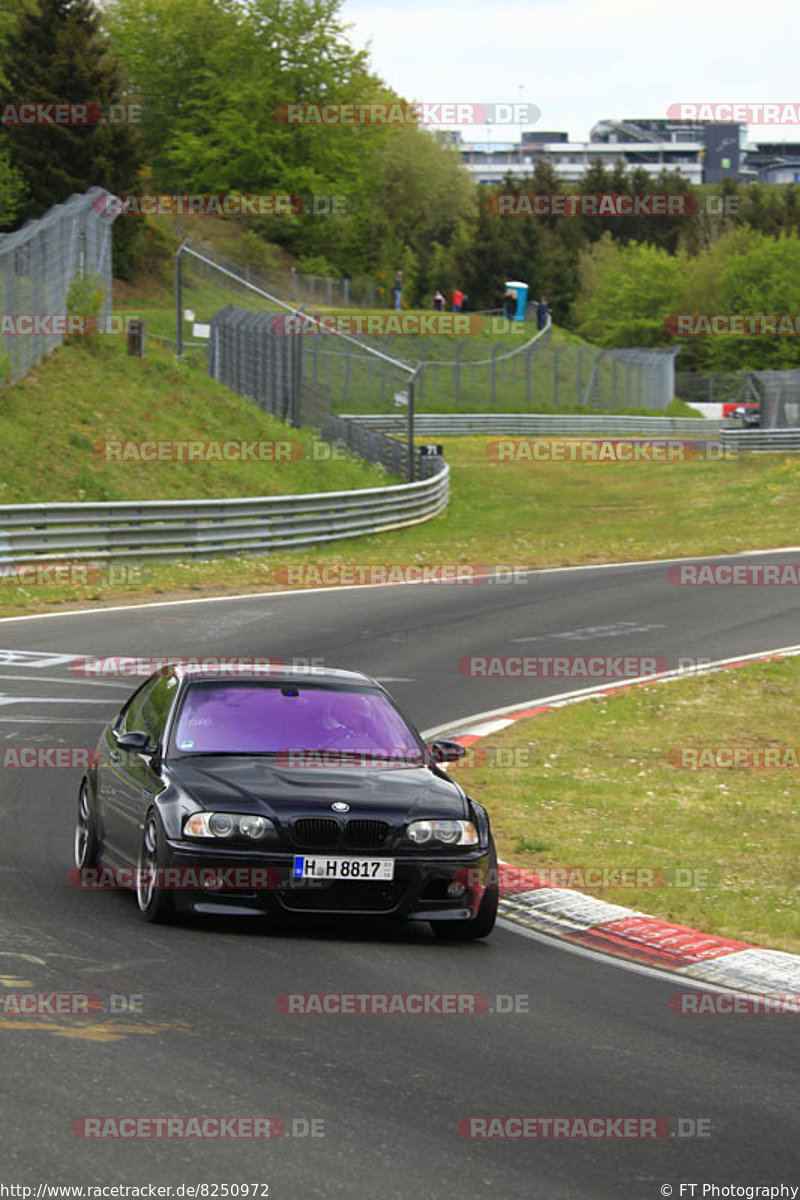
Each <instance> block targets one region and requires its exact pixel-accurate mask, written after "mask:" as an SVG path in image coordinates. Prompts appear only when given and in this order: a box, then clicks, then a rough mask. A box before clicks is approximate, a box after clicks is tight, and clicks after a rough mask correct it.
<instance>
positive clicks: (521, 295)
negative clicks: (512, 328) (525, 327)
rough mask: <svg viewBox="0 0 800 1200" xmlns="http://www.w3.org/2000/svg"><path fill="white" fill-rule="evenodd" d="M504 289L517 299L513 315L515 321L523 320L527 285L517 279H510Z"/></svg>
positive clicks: (526, 302) (526, 301) (526, 299)
mask: <svg viewBox="0 0 800 1200" xmlns="http://www.w3.org/2000/svg"><path fill="white" fill-rule="evenodd" d="M506 288H507V290H508V291H509V292H512V293H513V294H514V295H515V296H516V298H517V311H516V312H515V313H514V320H515V321H524V320H525V310H526V309H527V307H528V285H527V283H520V282H519V280H518V279H512V280H511V281H510V282H508V283H506Z"/></svg>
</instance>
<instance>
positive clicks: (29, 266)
mask: <svg viewBox="0 0 800 1200" xmlns="http://www.w3.org/2000/svg"><path fill="white" fill-rule="evenodd" d="M106 194H107V193H106V192H105V191H104V190H103V189H102V188H92V189H91V190H90V191H88V192H86V193H85V194H83V195H79V194H77V193H76V194H75V195H73V196H70V198H69V200H66V201H65V202H64V203H63V204H56V205H55V206H54V207H53V208H51V209H49V210H48V212H46V213H45V214H44V216H43V217H40V218H39V219H38V220H36V221H27V222H26V223H25V224H24V225H23V226H22V228H21V229H18V230H16V231H15V232H14V233H4V234H0V315H2V329H1V330H0V384H2V383H3V380H4V378H5V379H6V380H8V379H10V380H11V382H15V381H16V380H17V379H19V378H20V377H21V376H22V375H24V373H25V372H26V371H27V370H28V369H29V368H30V367H32V366H33V365H34V363H37V362H41V360H42V359H43V358H44V357H45V356H46V355H48V354H50V353H51V351H53V350H54V349H55V348H56V346H58V345H59V343H60V342H61V341H62V340H63V338H64V335H65V332H66V329H65V327H64V325H65V321H64V319H65V317H66V316H67V293H68V291H69V288H70V284H72V283H73V281H74V280H75V279H80V278H85V277H87V276H94V277H95V278H96V279H98V280H99V282H100V285H101V286H102V288H103V291H104V311H103V312H102V313H101V314H100V318H108V317H109V316H110V315H111V226H112V224H113V221H114V217H113V216H106V215H104V212H103V211H102V210H104V208H105V205H104V204H102V203H101V202H99V201H100V199H101V198H102V197H103V196H105V195H106ZM93 202H94V205H93ZM100 328H101V329H102V328H103V324H102V320H100ZM4 359H5V362H3V360H4Z"/></svg>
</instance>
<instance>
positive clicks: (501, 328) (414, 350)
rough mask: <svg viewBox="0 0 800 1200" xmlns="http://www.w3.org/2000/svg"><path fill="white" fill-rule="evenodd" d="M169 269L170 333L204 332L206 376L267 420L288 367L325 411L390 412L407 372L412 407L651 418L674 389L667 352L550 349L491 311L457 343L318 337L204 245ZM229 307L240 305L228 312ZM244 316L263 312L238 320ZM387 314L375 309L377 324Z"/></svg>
mask: <svg viewBox="0 0 800 1200" xmlns="http://www.w3.org/2000/svg"><path fill="white" fill-rule="evenodd" d="M179 264H180V268H179V273H178V275H179V286H178V288H177V290H176V298H177V304H178V309H179V315H180V316H182V315H183V312H185V311H187V310H188V311H189V312H191V314H192V317H193V319H194V321H195V324H194V325H187V324H186V323H185V322H184V321H182V320H179V321H178V326H179V329H180V337H185V338H186V339H188V337H189V335H190V331H191V330H196V329H197V328H198V326H197V324H196V322H198V321H199V322H201V323H203V324H206V325H208V326H209V327H210V330H209V332H210V335H211V342H212V344H211V345H210V346H209V352H208V356H207V361H208V365H209V369H210V371H211V372H212V374H214V375H215V377H216V378H219V379H222V380H223V381H225V382H230V385H231V386H232V387H234V388H235V390H237V391H239V392H241V393H242V394H244V395H247V396H250V397H251V398H253V399H255V400H257V402H258V403H260V404H262V406H263V407H265V408H268V409H269V411H271V412H275V413H276V414H277V415H283V414H287V416H288V414H289V413H290V408H289V407H288V405H289V401H288V400H287V398H286V397H287V391H286V370H287V367H286V365H285V364H286V363H288V362H292V363H294V366H293V368H292V369H293V370H294V371H295V372H296V373H297V374H298V377H299V378H300V379H302V382H303V385H304V386H308V387H311V388H313V389H314V390H315V394H316V395H317V396H318V397H319V396H320V395H324V396H325V397H326V402H327V405H328V408H329V410H330V411H331V412H333V413H371V414H372V413H390V412H397V411H398V408H401V407H403V406H404V404H405V399H404V397H405V393H406V389H407V386H408V377H409V375H410V374H411V373H412V372H416V387H415V402H416V406H417V410H418V411H420V412H487V411H492V410H497V411H501V412H502V411H507V412H525V411H528V412H547V411H555V412H558V411H588V412H591V411H607V412H623V411H626V410H631V409H640V408H647V409H652V410H654V411H656V412H659V411H664V410H665V409H666V408H667V407H668V405H669V403H670V401H671V400H672V398H673V396H674V394H675V369H674V364H675V355H676V353H677V349H667V350H645V349H633V350H610V351H607V350H598V349H597V348H595V347H593V346H583V345H578V344H570V343H560V344H555V342H554V339H553V338H552V331H551V330H547V331H545V332H543V333H542V334H540V335H539V336H537V335H536V333H535V331H534V329H533V328H532V326H531V325H530V324H529V323H525V322H515V321H511V322H509V321H506V320H504V319H503V318H502V317H499V316H496V315H494V314H491V313H487V314H477V313H472V314H469V316H468V318H467V324H468V335H463V336H460V335H457V334H453V333H441V334H434V335H428V334H424V335H420V334H409V333H405V332H404V333H402V334H395V333H391V332H387V333H385V334H377V333H371V332H369V333H364V332H359V333H358V337H357V338H356V337H352V336H351V337H348V336H343V335H342V334H341V332H335V333H326V332H324V330H323V329H321V328H320V326H319V325H318V323H317V322H316V321H315V320H314V318H313V316H312V315H311V314H310V313H309V319H307V320H305V321H303V320H297V321H295V322H294V323H292V322H291V321H289V320H286V319H285V318H284V316H283V315H281V314H284V313H285V312H286V311H287V309H295V307H296V306H295V304H294V302H293V297H292V295H291V293H290V291H288V290H276V289H275V285H274V284H272V283H271V282H270V280H269V279H267V278H264V277H262V276H259V275H257V274H256V273H255V272H248V273H247V274H245V272H244V269H243V268H242V267H240V266H237V265H236V264H235V263H232V262H231V261H230V260H226V259H224V258H222V257H221V256H220V255H219V254H217V253H216V252H215V251H210V250H209V249H208V248H207V247H200V246H198V244H197V243H185V244H184V248H183V251H182V252H181V254H180V255H179ZM232 302H233V305H234V306H237V305H238V308H239V309H240V310H241V311H240V312H239V314H238V315H236V316H234V314H233V310H232V308H231V303H232ZM245 310H249V311H250V312H251V314H257V313H258V312H260V313H262V314H271V315H272V316H271V317H269V318H267V319H265V320H261V321H259V322H253V321H249V322H248V320H247V318H246V311H245ZM223 312H225V313H226V316H225V317H224V318H222V316H221V314H222V313H223ZM217 314H219V316H218V315H217ZM442 316H443V318H445V319H449V318H450V314H442ZM394 317H395V314H393V313H390V312H387V313H386V314H385V322H386V325H385V327H386V328H391V322H392V320H393V319H394ZM272 318H274V319H272ZM367 320H368V327H369V328H370V329H372V328H374V327H375V325H376V324H380V319H379V318H378V316H377V314H376V317H375V320H373V318H372V317H370V318H368V319H367ZM381 327H382V328H383V327H384V326H381ZM259 339H260V340H261V344H260V345H258V344H257V343H258V341H259ZM292 346H295V347H296V348H294V349H291V347H292ZM234 359H236V360H237V361H235V362H234V361H233V360H234ZM288 419H291V416H288Z"/></svg>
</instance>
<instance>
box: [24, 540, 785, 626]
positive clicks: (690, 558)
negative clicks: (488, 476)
mask: <svg viewBox="0 0 800 1200" xmlns="http://www.w3.org/2000/svg"><path fill="white" fill-rule="evenodd" d="M798 553H800V546H778V547H776V548H774V549H771V550H745V551H743V552H742V553H741V554H696V555H687V554H684V555H682V556H681V557H680V558H638V559H634V560H633V562H612V563H587V564H586V566H582V567H530V568H526V567H520V568H519V570H520V573H521V574H524V575H526V576H527V575H558V574H564V573H565V572H567V571H573V572H574V571H613V570H615V569H619V568H626V567H657V566H659V565H660V564H664V565H666V564H668V563H681V562H692V563H694V562H728V561H730V560H732V559H733V560H735V559H737V558H753V557H754V556H755V555H759V554H760V555H762V557H767V556H768V555H771V554H798ZM424 586H425V585H424V584H414V583H407V584H402V583H352V584H347V585H345V586H343V587H325V588H291V589H288V588H287V589H286V590H285V591H280V592H277V591H274V592H244V593H243V594H242V595H240V596H197V597H196V598H195V599H193V600H156V601H153V602H152V603H150V602H149V601H147V600H140V601H139V603H138V604H114V605H110V606H109V607H108V608H96V607H95V608H74V609H70V610H68V611H66V612H47V613H27V614H26V615H24V616H21V617H0V623H2V624H4V625H5V624H8V623H9V622H13V621H50V620H52V619H53V618H54V617H85V616H88V615H91V616H93V617H100V616H102V615H103V614H104V613H117V612H131V610H133V609H136V608H147V609H151V608H177V607H179V606H180V605H182V604H184V605H186V604H224V603H226V602H229V601H232V600H237V601H238V600H250V601H253V600H263V599H265V598H266V597H269V599H270V600H277V599H278V598H279V597H281V596H294V597H295V599H296V598H297V597H298V596H318V595H320V594H321V593H325V592H363V591H373V590H374V589H376V588H403V587H424Z"/></svg>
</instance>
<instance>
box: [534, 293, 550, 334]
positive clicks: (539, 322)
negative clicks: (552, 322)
mask: <svg viewBox="0 0 800 1200" xmlns="http://www.w3.org/2000/svg"><path fill="white" fill-rule="evenodd" d="M552 315H553V310H552V308H551V307H550V304H549V303H548V300H547V296H542V298H541V299H540V301H539V303H538V304H537V305H536V327H537V328H538V329H544V327H545V325H546V324H547V320H548V317H552Z"/></svg>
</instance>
